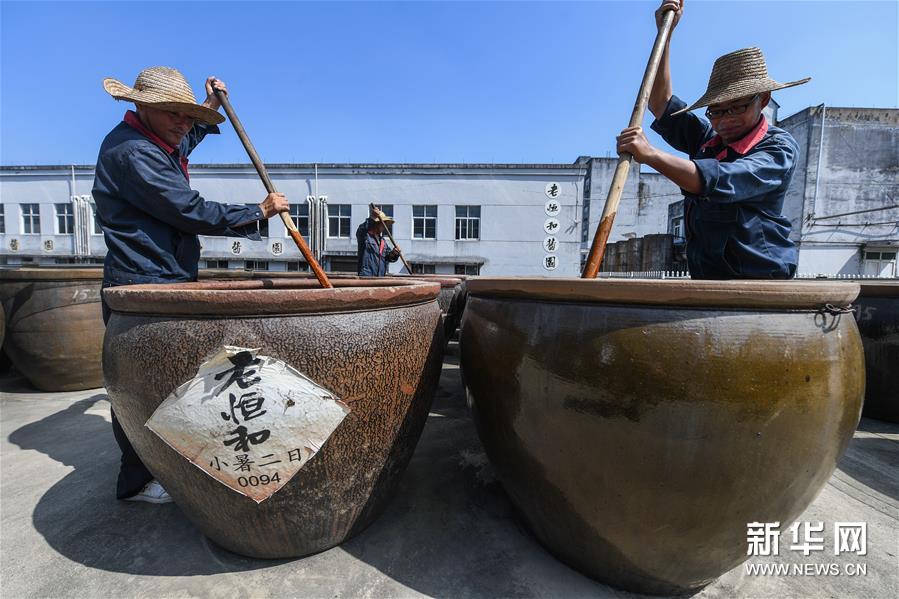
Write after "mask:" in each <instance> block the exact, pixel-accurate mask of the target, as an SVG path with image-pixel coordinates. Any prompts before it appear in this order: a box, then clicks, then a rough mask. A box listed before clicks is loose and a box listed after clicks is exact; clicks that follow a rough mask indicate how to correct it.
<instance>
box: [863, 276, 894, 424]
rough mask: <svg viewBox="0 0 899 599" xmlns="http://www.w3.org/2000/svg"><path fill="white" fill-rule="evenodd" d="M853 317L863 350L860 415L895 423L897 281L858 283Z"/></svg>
mask: <svg viewBox="0 0 899 599" xmlns="http://www.w3.org/2000/svg"><path fill="white" fill-rule="evenodd" d="M859 284H860V285H861V293H860V294H859V296H858V300H856V312H855V317H856V319H857V321H858V330H859V332H860V333H861V336H862V345H863V346H864V348H865V376H866V379H865V380H866V383H865V405H864V408H863V409H862V414H863V415H864V416H867V417H869V418H878V419H880V420H888V421H890V422H899V281H896V280H892V281H880V280H876V281H859Z"/></svg>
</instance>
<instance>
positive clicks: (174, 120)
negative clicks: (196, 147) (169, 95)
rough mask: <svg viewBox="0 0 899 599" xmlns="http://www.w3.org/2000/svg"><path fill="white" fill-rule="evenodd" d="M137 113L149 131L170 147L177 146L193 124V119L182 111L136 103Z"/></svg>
mask: <svg viewBox="0 0 899 599" xmlns="http://www.w3.org/2000/svg"><path fill="white" fill-rule="evenodd" d="M137 113H138V115H140V118H141V121H142V122H143V123H144V125H145V126H146V127H147V128H148V129H150V131H152V132H153V133H155V134H156V135H158V136H159V137H160V138H162V140H163V141H164V142H165V143H167V144H169V145H170V146H172V147H178V144H180V143H181V140H182V139H183V138H184V136H185V135H187V132H188V131H190V129H191V127H193V126H194V119H193V118H191V117H189V116H187V115H186V114H184V113H183V112H171V111H168V110H160V109H159V108H153V107H152V106H146V105H138V107H137Z"/></svg>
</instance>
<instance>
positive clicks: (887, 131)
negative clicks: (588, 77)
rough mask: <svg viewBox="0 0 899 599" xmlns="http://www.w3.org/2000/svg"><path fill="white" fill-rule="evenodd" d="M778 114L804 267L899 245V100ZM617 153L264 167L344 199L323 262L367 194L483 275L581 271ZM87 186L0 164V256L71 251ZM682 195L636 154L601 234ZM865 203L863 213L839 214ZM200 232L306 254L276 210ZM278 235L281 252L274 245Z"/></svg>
mask: <svg viewBox="0 0 899 599" xmlns="http://www.w3.org/2000/svg"><path fill="white" fill-rule="evenodd" d="M822 121H823V122H824V131H823V133H824V135H823V144H822V143H821V142H822V135H821V133H822V128H821V123H822ZM778 124H779V126H781V127H783V128H784V129H786V130H787V131H789V132H790V133H791V134H792V135H793V137H795V138H796V141H797V142H798V144H799V147H800V157H799V160H798V162H797V165H796V170H795V173H794V176H793V180H792V183H791V185H790V188H789V190H788V192H787V195H786V197H785V204H784V213H785V214H786V216H787V217H788V218H789V219H790V222H791V223H792V225H793V231H792V234H791V236H792V238H793V239H794V240H795V241H796V242H797V243H798V244H799V248H800V252H799V261H800V262H799V270H800V272H809V273H841V274H854V273H859V274H861V273H863V272H865V269H866V265H865V262H864V257H865V252H866V251H871V250H879V251H881V256H882V253H883V252H885V251H886V252H887V253H888V251H889V250H890V249H891V248H893V249H895V247H896V246H897V245H899V225H897V223H899V110H896V109H861V108H829V107H823V106H822V107H809V108H807V109H805V110H802V111H800V112H798V113H796V114H794V115H792V116H790V117H788V118H786V119H784V120H783V121H780V122H779V123H778ZM617 162H618V161H617V158H591V157H589V156H582V157H579V158H578V159H577V160H576V161H575V162H574V163H573V164H549V165H527V164H515V165H503V164H480V165H479V164H468V165H436V164H435V165H422V164H407V165H349V164H343V165H318V168H317V171H316V168H315V165H272V166H271V167H270V174H271V175H272V178H273V179H274V181H275V184H276V186H277V187H278V189H279V190H280V191H282V192H284V193H286V194H287V196H288V198H290V200H291V201H292V202H295V203H304V202H305V200H306V197H307V196H310V195H311V196H327V201H328V204H329V205H334V204H350V205H351V206H352V208H351V210H352V215H351V229H350V237H349V238H345V239H327V240H326V242H325V243H326V248H325V257H324V260H323V262H324V263H325V266H326V267H327V266H328V265H329V264H330V262H331V261H336V260H337V259H342V260H343V262H344V263H345V264H346V263H348V262H350V261H351V260H352V258H353V257H354V256H355V252H356V244H355V238H354V233H355V229H356V227H357V226H358V225H359V223H361V222H362V221H363V220H364V219H365V217H366V215H367V210H368V208H367V205H368V203H369V202H374V203H376V204H392V205H393V206H394V217H395V218H396V220H397V223H396V225H395V226H394V235H395V237H396V240H397V242H398V243H399V244H400V246H401V247H402V249H403V251H404V253H405V255H406V257H407V259H408V260H409V261H410V262H413V263H422V264H428V265H432V266H433V268H434V270H435V272H446V273H451V272H453V271H454V268H455V266H456V265H457V264H481V265H482V266H481V270H480V272H481V273H482V274H494V275H553V276H577V275H578V274H579V273H580V268H581V264H582V263H583V260H584V259H585V257H586V254H587V252H588V251H589V247H590V243H591V241H592V239H593V236H594V233H595V231H596V227H597V226H598V224H599V221H600V217H601V214H602V210H603V206H604V204H605V200H606V197H607V195H608V190H609V187H610V185H611V181H612V176H613V174H614V172H615V168H616V166H617ZM819 163H820V168H819ZM73 171H74V181H73ZM316 173H317V178H316ZM551 183H555V184H556V185H557V189H558V192H559V195H558V197H557V198H556V200H557V201H558V202H559V204H560V212H559V214H558V215H557V216H556V217H555V218H556V219H557V220H558V225H559V229H558V231H555V232H554V234H553V236H554V237H555V238H556V241H557V248H556V249H555V251H553V252H546V251H545V250H544V241H545V240H546V238H547V237H549V235H548V234H547V233H546V232H545V231H544V225H545V224H546V221H547V219H548V218H549V217H548V216H547V214H546V213H545V210H544V208H545V204H546V202H547V201H548V200H549V199H550V198H549V197H548V196H547V194H546V188H547V186H548V185H549V184H551ZM816 183H817V187H816ZM92 184H93V168H92V167H89V166H84V167H74V168H73V167H68V166H66V167H0V204H2V205H3V206H4V208H5V215H4V223H5V233H0V247H2V258H4V259H5V261H6V262H7V263H17V261H21V260H22V259H23V258H25V259H32V260H38V261H44V262H48V261H49V262H52V261H54V260H55V259H57V258H63V259H64V258H65V257H67V256H71V255H72V252H73V249H74V247H75V244H74V241H73V239H72V236H70V235H57V234H56V233H55V215H54V204H55V203H64V202H68V201H70V198H71V196H73V195H77V196H89V194H90V191H91V186H92ZM191 185H192V186H193V187H194V188H195V189H197V190H199V191H200V193H201V194H202V195H203V196H204V197H206V198H208V199H211V200H215V201H224V202H234V203H258V202H259V201H260V200H261V199H262V198H263V197H264V196H265V191H264V189H263V186H262V184H261V183H260V182H259V179H258V177H257V176H256V173H255V170H253V168H252V167H251V166H249V165H198V166H193V167H192V168H191ZM681 200H682V196H681V193H680V190H679V189H678V188H677V186H676V185H674V184H673V183H671V182H670V181H668V179H666V178H665V177H663V176H662V175H659V174H658V173H652V172H640V169H639V165H636V164H635V165H633V166H632V168H631V169H630V173H629V176H628V179H627V182H626V184H625V187H624V190H623V193H622V198H621V203H620V205H619V209H618V213H617V215H616V218H615V222H614V226H613V228H612V232H611V235H610V237H609V243H615V242H619V241H625V240H627V239H629V238H634V237H645V236H646V235H652V234H657V233H668V232H670V220H671V218H672V215H674V216H676V214H677V210H671V209H670V208H671V205H672V204H675V203H676V202H679V201H681ZM26 202H33V203H38V204H40V210H41V225H42V227H41V228H42V230H41V234H40V235H25V234H23V233H22V231H21V218H20V214H19V212H18V211H19V205H20V204H22V203H26ZM418 204H422V205H436V206H437V207H438V208H437V210H438V220H437V238H436V239H435V240H420V239H413V238H412V206H413V205H418ZM457 205H476V206H480V207H481V235H480V239H479V240H477V241H456V240H455V239H454V237H455V236H454V226H455V206H457ZM859 211H867V212H861V213H858V214H849V215H846V213H857V212H859ZM840 215H844V216H840ZM89 240H90V252H89V255H90V256H91V257H93V258H97V259H99V258H102V256H103V255H104V254H105V251H106V250H105V246H104V244H103V241H102V236H100V235H89ZM48 241H50V242H52V243H51V244H49V245H48V244H47V242H48ZM13 242H15V244H13ZM201 242H202V244H203V258H204V259H210V260H215V259H220V260H229V261H230V265H231V266H232V267H241V266H243V264H244V261H246V260H259V261H269V262H270V268H271V269H273V270H280V269H284V268H286V267H287V263H288V262H293V263H294V264H296V262H297V261H299V260H300V254H299V251H298V250H297V249H296V248H295V247H294V246H293V244H292V243H291V242H290V239H289V238H288V237H287V235H286V232H285V230H284V227H283V225H282V223H281V222H280V220H279V219H272V220H271V221H270V222H269V237H268V239H266V240H263V241H261V242H252V241H247V240H242V241H241V243H240V246H241V247H240V253H238V254H236V253H234V251H233V248H234V240H233V239H230V238H223V237H202V238H201ZM12 245H15V246H16V249H15V251H13V250H12V249H11V246H12ZM279 245H280V248H281V250H282V253H281V254H279V255H275V250H276V249H277V247H278V246H279ZM51 246H52V247H51ZM678 247H680V246H678ZM48 248H49V249H48ZM548 255H551V256H553V257H554V258H555V259H556V261H557V265H558V266H557V268H556V269H555V270H552V271H548V270H546V269H545V268H544V262H545V259H546V257H547V256H548ZM399 269H400V264H399V263H396V264H394V265H392V268H391V270H392V271H393V272H398V271H399Z"/></svg>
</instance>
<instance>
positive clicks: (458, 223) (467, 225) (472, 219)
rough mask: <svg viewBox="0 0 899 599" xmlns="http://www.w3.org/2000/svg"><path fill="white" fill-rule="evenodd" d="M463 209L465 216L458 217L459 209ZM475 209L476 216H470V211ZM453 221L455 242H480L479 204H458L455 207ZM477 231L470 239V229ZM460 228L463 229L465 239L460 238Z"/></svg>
mask: <svg viewBox="0 0 899 599" xmlns="http://www.w3.org/2000/svg"><path fill="white" fill-rule="evenodd" d="M460 208H464V209H465V215H463V216H459V209H460ZM472 208H476V209H477V213H478V214H477V216H472V215H471V209H472ZM455 213H456V216H455V220H454V222H453V225H454V226H453V237H454V238H455V240H456V241H480V240H481V206H480V204H459V205H457V206H456V207H455ZM472 227H474V228H475V229H477V231H476V233H475V235H474V236H473V237H472V236H470V234H471V229H472ZM462 228H464V229H465V234H466V235H465V237H461V236H460V235H461V233H462Z"/></svg>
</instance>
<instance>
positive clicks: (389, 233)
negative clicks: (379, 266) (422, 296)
mask: <svg viewBox="0 0 899 599" xmlns="http://www.w3.org/2000/svg"><path fill="white" fill-rule="evenodd" d="M368 209H369V210H374V209H375V205H374V204H369V205H368ZM384 230H385V231H387V237H389V238H390V243H392V244H393V247H395V248H396V251H398V252H399V253H400V260H402V261H403V265H405V267H406V270H407V271H409V274H410V275H411V274H412V267H411V266H409V263H408V262H406V257H405V256H403V250H401V249H400V246H399V245H397V243H396V240H394V239H393V233H391V232H390V227H388V226H387V223H384Z"/></svg>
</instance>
